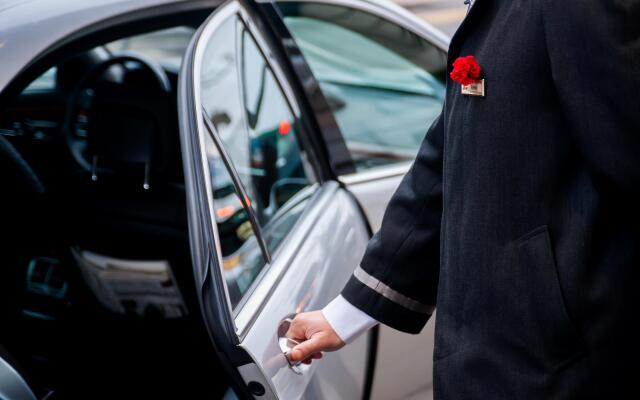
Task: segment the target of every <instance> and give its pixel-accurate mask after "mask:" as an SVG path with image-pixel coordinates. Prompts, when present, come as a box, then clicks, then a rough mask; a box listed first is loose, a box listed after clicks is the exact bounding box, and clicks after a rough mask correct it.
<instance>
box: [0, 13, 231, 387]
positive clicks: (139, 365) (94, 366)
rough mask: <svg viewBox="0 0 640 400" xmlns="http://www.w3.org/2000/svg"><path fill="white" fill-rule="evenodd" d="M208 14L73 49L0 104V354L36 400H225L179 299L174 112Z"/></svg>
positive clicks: (52, 58) (187, 282)
mask: <svg viewBox="0 0 640 400" xmlns="http://www.w3.org/2000/svg"><path fill="white" fill-rule="evenodd" d="M211 11H212V10H210V9H206V10H199V11H197V12H195V11H190V12H188V13H184V15H171V16H170V18H169V17H166V16H165V17H162V18H155V19H152V18H149V19H145V20H144V21H136V23H135V24H127V25H125V26H115V27H111V28H109V29H105V30H104V31H101V32H98V33H93V34H91V36H90V37H83V38H80V39H78V40H77V41H75V42H74V43H70V44H69V45H66V46H64V47H63V48H61V49H60V50H59V51H56V52H54V53H52V54H51V55H49V56H47V58H45V59H43V60H44V61H43V62H40V63H39V64H37V65H34V66H33V67H31V68H27V69H26V70H25V71H24V72H23V74H22V75H21V76H20V77H18V78H16V79H15V80H14V81H13V82H12V84H11V86H10V88H8V89H7V90H5V93H3V96H4V97H2V99H1V102H0V105H1V107H2V109H0V182H1V184H2V187H3V188H4V189H3V192H2V196H0V197H1V200H0V203H1V204H2V208H1V209H2V211H3V214H4V215H3V216H2V220H3V223H2V225H1V228H0V230H1V233H0V235H1V240H2V243H3V246H2V261H1V262H0V264H1V265H2V269H1V270H0V274H1V276H0V318H1V321H2V326H3V329H2V330H0V332H1V333H0V343H1V354H2V357H3V358H5V359H6V360H8V361H9V362H10V363H11V364H12V365H13V366H14V368H16V370H18V371H19V372H20V373H21V374H22V376H23V377H24V378H25V380H26V381H27V382H28V383H29V385H30V386H31V387H32V388H33V390H34V392H35V393H36V396H37V397H38V398H47V399H58V398H63V399H65V398H92V399H96V398H119V399H122V398H168V397H179V398H200V397H202V396H204V395H205V394H206V397H208V398H222V397H223V396H225V394H226V395H229V381H228V377H227V373H226V372H225V371H224V368H223V367H222V366H221V365H219V363H216V362H215V360H216V359H217V356H216V352H215V350H214V349H213V347H212V345H211V342H210V340H209V337H208V335H207V331H206V329H205V326H204V323H203V321H202V318H201V314H200V311H199V306H198V299H197V298H196V296H195V290H194V283H193V275H192V266H191V259H190V253H189V238H188V230H187V216H186V203H185V191H184V190H185V189H184V177H183V171H182V161H181V153H180V143H179V133H178V132H179V131H178V120H177V107H176V101H177V98H176V96H177V93H176V92H177V79H178V71H179V67H180V61H181V57H182V55H183V54H184V52H185V50H186V47H187V45H188V43H189V41H190V39H191V37H192V36H193V34H194V33H195V32H196V29H197V27H198V26H199V25H200V24H201V23H202V22H203V21H204V19H205V18H206V17H207V16H208V15H209V14H210V12H211ZM7 93H10V94H12V95H11V96H8V95H6V94H7Z"/></svg>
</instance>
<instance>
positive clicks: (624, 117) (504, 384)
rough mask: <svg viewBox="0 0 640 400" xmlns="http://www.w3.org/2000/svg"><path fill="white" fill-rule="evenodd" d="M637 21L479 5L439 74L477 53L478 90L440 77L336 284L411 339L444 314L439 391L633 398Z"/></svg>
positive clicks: (597, 4) (625, 2) (623, 15)
mask: <svg viewBox="0 0 640 400" xmlns="http://www.w3.org/2000/svg"><path fill="white" fill-rule="evenodd" d="M639 21H640V1H638V0H476V2H475V4H474V5H473V7H472V8H471V11H470V12H469V14H468V15H467V18H466V19H465V21H464V22H463V24H462V26H461V27H460V28H459V30H458V32H457V33H456V34H455V36H454V38H453V40H452V42H451V47H450V50H449V60H448V62H449V71H451V64H452V63H453V61H454V60H455V59H456V58H457V57H459V56H467V55H474V56H475V57H476V58H477V60H478V62H479V64H480V66H481V67H482V71H483V72H482V78H484V79H485V80H486V97H484V98H481V97H469V96H463V95H462V94H461V93H460V89H461V88H460V85H459V84H457V83H455V82H452V81H449V82H448V83H447V96H446V101H445V105H444V110H443V112H442V115H441V116H440V118H439V119H438V120H437V121H436V122H435V123H434V124H433V126H432V127H431V129H430V130H429V132H428V133H427V136H426V139H425V141H424V143H423V144H422V146H421V149H420V151H419V154H418V156H417V159H416V161H415V163H414V165H413V167H412V168H411V170H410V171H409V173H408V174H407V175H406V177H405V178H404V180H403V182H402V184H401V185H400V187H399V188H398V190H397V192H396V193H395V195H394V196H393V198H392V200H391V203H390V204H389V207H388V209H387V211H386V214H385V217H384V221H383V224H382V228H381V230H380V231H379V232H378V233H377V234H376V235H375V236H374V238H373V239H372V240H371V242H370V244H369V247H368V250H367V252H366V255H365V256H364V259H363V260H362V264H361V267H359V268H358V269H357V270H356V271H355V273H354V276H353V277H352V278H351V280H350V281H349V283H348V284H347V286H346V287H345V289H344V291H343V296H344V297H345V298H346V299H347V300H348V301H350V302H351V303H353V304H354V305H356V306H357V307H359V308H361V309H362V310H364V311H365V312H367V313H368V314H370V315H371V316H373V317H374V318H376V319H378V320H379V321H381V322H383V323H385V324H387V325H389V326H391V327H393V328H397V329H400V330H403V331H406V332H412V333H415V332H419V331H420V330H421V329H422V327H423V326H424V324H425V323H426V321H427V319H428V318H429V316H430V314H431V312H432V310H433V306H435V305H436V304H437V307H438V312H437V319H436V338H435V354H434V359H435V366H434V371H435V372H434V374H435V378H434V390H435V397H436V398H437V399H442V398H444V399H468V398H477V399H527V398H533V399H550V398H559V399H577V398H601V399H602V398H628V397H625V396H622V395H621V394H620V393H622V390H624V389H626V388H632V389H634V390H635V392H636V394H637V393H638V392H639V391H640V386H639V385H640V382H636V381H639V380H640V374H639V373H640V329H638V320H639V319H640V217H639V214H640V213H639V211H638V210H639V209H640V101H639V99H640V22H639ZM407 367H410V366H407ZM616 394H618V395H616ZM616 396H617V397H616ZM633 397H637V396H633Z"/></svg>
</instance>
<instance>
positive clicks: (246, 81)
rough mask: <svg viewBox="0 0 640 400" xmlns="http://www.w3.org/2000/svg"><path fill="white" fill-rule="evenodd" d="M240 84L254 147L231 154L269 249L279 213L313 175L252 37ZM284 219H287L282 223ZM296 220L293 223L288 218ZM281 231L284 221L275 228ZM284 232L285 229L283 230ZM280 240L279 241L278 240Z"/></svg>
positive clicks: (246, 38)
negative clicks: (275, 220)
mask: <svg viewBox="0 0 640 400" xmlns="http://www.w3.org/2000/svg"><path fill="white" fill-rule="evenodd" d="M240 46H241V49H242V50H241V53H242V59H241V66H240V70H241V74H240V75H241V79H242V86H243V103H244V109H245V120H246V123H247V127H248V137H249V145H248V146H245V147H243V148H237V149H234V150H233V151H230V154H231V153H233V154H231V158H232V159H233V160H234V163H235V165H236V168H238V172H239V173H240V175H241V176H242V177H243V179H244V181H246V182H247V185H246V186H247V191H248V192H250V193H251V194H250V195H249V196H250V197H251V199H252V200H253V202H254V203H253V205H254V209H255V210H256V213H257V215H258V219H259V221H260V224H261V225H262V226H263V227H264V229H263V231H264V232H265V241H266V242H267V246H268V247H269V248H270V249H275V247H277V245H278V243H279V242H280V241H279V240H276V239H275V236H272V235H270V233H271V231H272V229H273V228H272V227H271V225H272V224H271V221H272V220H273V219H274V218H275V216H276V215H278V210H279V209H280V208H282V207H283V206H284V205H285V204H287V203H288V202H289V201H291V200H292V199H293V197H294V196H295V195H296V194H297V193H298V192H300V191H301V190H302V189H304V188H305V187H307V186H309V184H310V181H311V180H310V179H309V178H308V175H311V174H310V171H311V169H310V168H309V167H308V163H307V161H306V158H305V154H304V152H303V151H302V149H301V147H300V146H299V143H298V138H297V132H296V131H297V124H296V122H295V119H294V117H293V114H292V112H291V109H290V108H289V105H288V103H287V101H286V100H285V96H284V94H283V93H282V91H281V89H280V87H279V86H278V83H277V81H276V79H275V77H274V75H273V72H272V71H271V69H270V68H269V66H268V65H267V63H266V60H265V58H264V57H263V55H262V53H261V52H260V50H259V48H258V46H257V45H256V42H255V41H254V39H253V38H252V36H251V34H250V33H249V32H248V31H246V30H243V31H242V34H241V42H240ZM282 218H284V217H282ZM285 219H286V220H291V217H290V216H289V217H287V218H285ZM275 224H277V225H280V227H282V224H283V221H277V222H275V223H274V225H275ZM280 229H282V228H280ZM277 236H278V235H277Z"/></svg>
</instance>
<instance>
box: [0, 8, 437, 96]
mask: <svg viewBox="0 0 640 400" xmlns="http://www.w3.org/2000/svg"><path fill="white" fill-rule="evenodd" d="M223 1H224V0H2V3H1V4H0V60H2V68H0V93H1V92H2V91H3V90H4V89H5V88H6V87H7V85H8V84H9V83H10V82H11V80H12V79H14V77H15V76H17V75H18V74H19V73H20V72H21V71H23V70H24V69H25V68H27V67H28V66H29V65H30V64H31V63H32V62H34V61H35V60H36V59H38V58H39V56H40V55H41V54H43V53H44V52H46V51H47V50H48V49H50V48H51V47H52V46H54V45H56V44H58V43H61V42H64V41H65V40H66V39H68V38H70V37H73V35H74V34H76V33H80V34H81V33H82V32H83V30H88V29H89V28H90V27H91V26H95V25H96V24H99V23H100V22H101V21H105V20H108V19H111V18H116V17H118V16H127V15H130V14H131V13H133V12H137V11H144V10H145V9H149V10H151V9H154V8H156V7H158V6H163V5H169V4H173V5H177V6H184V8H185V10H186V9H195V8H205V7H214V6H216V5H219V4H221V3H222V2H223ZM257 1H271V0H257ZM285 1H286V0H285ZM299 1H309V0H299ZM320 1H322V2H324V3H332V2H337V3H356V4H357V3H359V4H362V5H365V6H367V5H368V6H369V7H371V6H373V7H378V8H380V9H383V10H384V13H385V14H387V15H389V16H395V17H396V18H400V19H401V20H403V22H404V23H405V24H408V25H409V27H410V28H411V29H412V30H414V31H416V32H417V33H421V34H422V35H425V36H427V37H429V38H431V40H433V41H434V42H435V43H437V44H439V45H440V47H442V48H446V45H447V44H448V41H449V38H448V37H447V36H446V35H444V34H442V33H441V32H439V31H438V30H437V29H435V28H433V27H432V26H430V25H429V24H425V23H424V22H422V21H420V20H419V19H418V18H417V17H416V16H415V15H413V14H412V13H410V12H409V11H407V10H406V9H403V8H402V7H400V6H398V5H397V4H394V3H393V2H391V1H389V0H348V1H346V2H345V0H320Z"/></svg>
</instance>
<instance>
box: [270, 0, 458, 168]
mask: <svg viewBox="0 0 640 400" xmlns="http://www.w3.org/2000/svg"><path fill="white" fill-rule="evenodd" d="M279 5H280V7H281V8H282V10H283V14H284V21H285V24H286V25H287V27H288V29H289V31H290V32H291V35H292V36H293V38H294V39H295V40H296V43H297V44H298V46H299V47H300V50H301V51H302V53H303V55H304V56H305V59H306V60H307V62H308V64H309V67H310V68H311V70H312V72H313V74H314V76H315V78H316V79H317V80H318V82H319V84H320V88H321V90H322V91H323V93H324V95H325V97H326V98H327V101H328V103H329V105H330V107H331V109H332V110H333V112H334V115H335V118H336V121H337V123H338V126H339V127H340V130H341V132H342V134H343V136H344V138H345V141H346V144H347V147H348V149H349V151H350V153H351V155H352V158H353V160H354V163H355V165H356V168H357V170H358V171H362V170H366V169H369V168H372V167H377V166H381V165H389V164H393V163H398V162H403V161H409V160H412V159H413V158H414V157H415V154H416V153H417V151H418V148H419V146H420V143H421V142H422V140H423V139H424V135H425V133H426V131H427V129H428V127H429V126H430V125H431V123H432V122H433V120H434V119H435V118H436V117H437V116H438V114H439V113H440V111H441V110H442V104H443V102H444V89H445V72H446V58H445V54H444V52H443V51H441V50H440V49H438V48H436V47H435V46H433V45H432V44H430V43H428V42H427V41H425V40H424V39H422V38H420V37H419V36H417V35H415V34H414V33H412V32H409V31H407V30H405V29H403V28H401V27H399V26H398V25H396V24H393V23H391V22H389V21H387V20H384V19H382V18H380V17H377V16H374V15H372V14H368V13H365V12H362V11H359V10H355V9H351V8H347V7H343V6H339V5H328V4H318V3H306V2H305V3H297V2H283V3H280V4H279Z"/></svg>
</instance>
